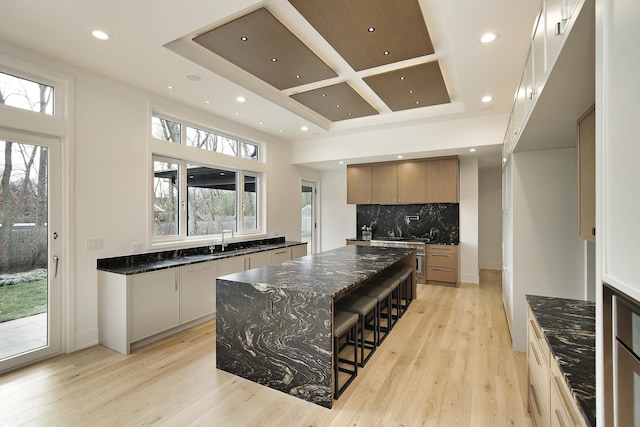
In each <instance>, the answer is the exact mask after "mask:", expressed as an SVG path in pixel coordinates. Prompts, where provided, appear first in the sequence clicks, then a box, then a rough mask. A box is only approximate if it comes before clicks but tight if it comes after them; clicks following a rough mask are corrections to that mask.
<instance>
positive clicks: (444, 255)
mask: <svg viewBox="0 0 640 427" xmlns="http://www.w3.org/2000/svg"><path fill="white" fill-rule="evenodd" d="M431 256H443V257H447V258H449V257H450V256H451V255H449V254H431Z"/></svg>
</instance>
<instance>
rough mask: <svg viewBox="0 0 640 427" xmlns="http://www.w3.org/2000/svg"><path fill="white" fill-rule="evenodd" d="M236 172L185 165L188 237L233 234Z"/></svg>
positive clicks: (234, 228)
mask: <svg viewBox="0 0 640 427" xmlns="http://www.w3.org/2000/svg"><path fill="white" fill-rule="evenodd" d="M236 175H237V174H236V172H233V171H229V170H223V169H214V168H210V167H206V166H198V165H188V166H187V192H188V193H187V206H188V209H187V211H188V213H187V215H188V229H187V235H189V236H207V235H210V234H220V233H222V230H233V232H234V233H235V232H236V231H237V227H236V212H237V209H236V206H237V194H238V192H237V191H236Z"/></svg>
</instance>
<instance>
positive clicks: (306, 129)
mask: <svg viewBox="0 0 640 427" xmlns="http://www.w3.org/2000/svg"><path fill="white" fill-rule="evenodd" d="M300 130H301V131H302V132H306V131H308V130H309V128H308V127H306V126H302V127H301V128H300Z"/></svg>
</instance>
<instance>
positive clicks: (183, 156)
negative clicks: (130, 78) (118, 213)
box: [146, 110, 267, 247]
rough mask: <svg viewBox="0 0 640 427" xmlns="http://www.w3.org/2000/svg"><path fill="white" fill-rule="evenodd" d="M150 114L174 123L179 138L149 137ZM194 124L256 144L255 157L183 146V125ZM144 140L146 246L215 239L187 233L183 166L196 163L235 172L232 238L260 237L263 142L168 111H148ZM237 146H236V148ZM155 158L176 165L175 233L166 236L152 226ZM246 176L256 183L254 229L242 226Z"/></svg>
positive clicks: (263, 202) (263, 218) (263, 209)
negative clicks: (146, 173) (147, 209)
mask: <svg viewBox="0 0 640 427" xmlns="http://www.w3.org/2000/svg"><path fill="white" fill-rule="evenodd" d="M153 117H160V118H163V119H166V120H171V121H174V122H177V123H179V124H180V125H181V127H182V132H181V135H180V138H181V141H180V143H179V144H177V143H175V142H172V141H165V140H160V139H156V138H154V137H153V136H152V133H151V132H152V120H153ZM187 126H188V127H195V128H198V129H201V130H203V131H206V132H212V133H216V134H219V135H223V136H225V137H228V138H233V139H236V140H238V144H239V145H240V144H241V143H242V142H246V143H249V144H253V145H256V146H257V147H258V160H257V161H256V160H254V159H248V158H245V157H242V156H241V150H240V149H238V155H237V156H231V155H228V154H223V153H220V152H215V151H210V150H203V149H202V148H198V147H191V146H188V145H186V134H187V132H186V128H187ZM148 129H149V132H148V141H149V144H148V145H149V150H148V154H149V156H148V158H149V164H150V166H149V167H148V169H147V170H148V171H149V172H148V176H149V179H150V183H149V185H148V188H149V197H148V198H149V202H148V204H147V206H149V209H150V212H149V213H148V214H147V219H146V220H147V222H148V223H149V225H148V236H149V237H148V241H149V244H150V247H158V246H170V245H175V244H184V243H204V242H206V243H207V244H209V243H210V242H211V240H219V239H220V238H221V234H220V233H217V234H208V235H197V236H189V235H188V206H187V203H188V188H187V172H188V170H187V165H194V164H195V165H198V166H203V167H210V168H215V169H224V170H229V171H231V172H234V173H235V175H236V215H235V224H236V230H235V236H236V237H241V238H244V237H262V236H265V235H266V229H267V228H266V197H265V192H266V164H265V162H264V160H263V159H264V158H265V157H266V156H265V155H264V154H265V151H266V148H265V146H266V145H265V144H264V143H260V142H257V141H255V140H251V139H248V138H244V137H239V136H234V135H232V134H229V133H228V132H220V131H218V130H216V129H214V128H211V127H209V126H202V125H201V124H195V123H194V122H192V121H188V120H184V119H181V118H179V117H176V116H175V115H172V114H166V113H163V112H158V111H155V110H151V113H150V116H149V120H148ZM239 148H240V147H239ZM157 160H160V161H162V162H170V163H175V164H177V165H178V170H179V172H178V182H177V185H178V198H179V202H178V204H179V209H178V234H172V235H169V236H157V235H155V229H154V213H155V211H154V201H155V194H154V164H155V162H156V161H157ZM246 176H252V177H255V178H257V180H258V182H257V185H256V223H257V228H256V229H245V227H244V210H243V200H244V180H245V177H246Z"/></svg>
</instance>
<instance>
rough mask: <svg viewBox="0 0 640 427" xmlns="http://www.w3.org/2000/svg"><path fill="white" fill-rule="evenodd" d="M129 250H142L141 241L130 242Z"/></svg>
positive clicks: (134, 251)
mask: <svg viewBox="0 0 640 427" xmlns="http://www.w3.org/2000/svg"><path fill="white" fill-rule="evenodd" d="M131 252H133V253H136V252H142V242H133V243H132V244H131Z"/></svg>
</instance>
